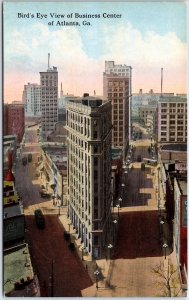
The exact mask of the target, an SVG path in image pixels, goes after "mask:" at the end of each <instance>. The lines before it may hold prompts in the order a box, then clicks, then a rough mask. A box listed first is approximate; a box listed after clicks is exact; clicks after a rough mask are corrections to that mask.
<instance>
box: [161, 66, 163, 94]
mask: <svg viewBox="0 0 189 300" xmlns="http://www.w3.org/2000/svg"><path fill="white" fill-rule="evenodd" d="M162 90H163V68H161V97H162Z"/></svg>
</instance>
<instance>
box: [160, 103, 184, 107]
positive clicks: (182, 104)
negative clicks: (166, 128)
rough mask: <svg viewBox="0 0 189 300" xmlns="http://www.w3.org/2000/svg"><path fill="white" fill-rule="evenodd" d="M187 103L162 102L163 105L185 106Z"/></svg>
mask: <svg viewBox="0 0 189 300" xmlns="http://www.w3.org/2000/svg"><path fill="white" fill-rule="evenodd" d="M185 106H187V103H161V107H185Z"/></svg>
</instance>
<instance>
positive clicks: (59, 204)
mask: <svg viewBox="0 0 189 300" xmlns="http://www.w3.org/2000/svg"><path fill="white" fill-rule="evenodd" d="M57 206H58V215H59V216H60V207H61V203H58V205H57Z"/></svg>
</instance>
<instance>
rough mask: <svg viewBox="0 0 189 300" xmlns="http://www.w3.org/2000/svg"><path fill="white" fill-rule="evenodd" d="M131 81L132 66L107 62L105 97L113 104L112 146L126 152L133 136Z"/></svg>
mask: <svg viewBox="0 0 189 300" xmlns="http://www.w3.org/2000/svg"><path fill="white" fill-rule="evenodd" d="M131 80H132V68H131V67H130V66H126V65H115V64H114V61H105V72H104V73H103V95H104V97H105V98H107V99H108V100H110V101H111V103H112V124H113V130H112V146H113V147H119V148H122V149H123V150H124V151H125V150H126V149H127V147H128V145H129V138H130V136H131V120H130V119H131V92H132V91H131ZM124 153H125V152H124Z"/></svg>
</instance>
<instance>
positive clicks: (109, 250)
mask: <svg viewBox="0 0 189 300" xmlns="http://www.w3.org/2000/svg"><path fill="white" fill-rule="evenodd" d="M112 248H113V246H112V244H109V245H108V254H109V255H108V259H110V258H111V255H110V252H111V249H112Z"/></svg>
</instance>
